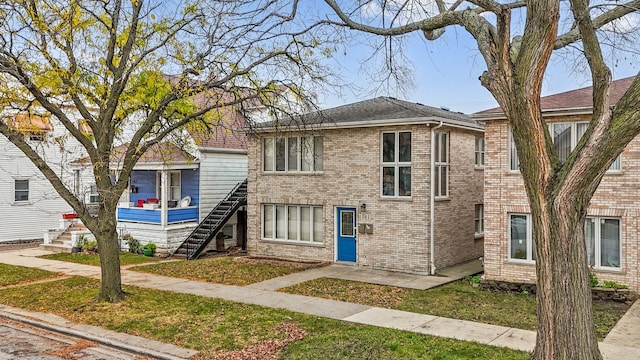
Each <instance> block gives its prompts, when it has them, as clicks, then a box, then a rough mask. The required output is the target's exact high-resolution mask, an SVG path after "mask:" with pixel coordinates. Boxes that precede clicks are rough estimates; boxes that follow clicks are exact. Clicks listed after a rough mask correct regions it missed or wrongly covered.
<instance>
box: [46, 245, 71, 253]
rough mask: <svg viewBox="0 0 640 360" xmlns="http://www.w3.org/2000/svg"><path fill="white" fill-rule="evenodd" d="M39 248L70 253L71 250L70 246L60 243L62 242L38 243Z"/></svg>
mask: <svg viewBox="0 0 640 360" xmlns="http://www.w3.org/2000/svg"><path fill="white" fill-rule="evenodd" d="M40 249H42V250H47V251H53V252H58V253H70V252H71V246H66V245H62V244H55V243H52V244H40Z"/></svg>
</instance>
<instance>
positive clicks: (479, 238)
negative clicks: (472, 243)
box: [473, 233, 484, 240]
mask: <svg viewBox="0 0 640 360" xmlns="http://www.w3.org/2000/svg"><path fill="white" fill-rule="evenodd" d="M473 239H474V240H484V233H482V234H478V233H476V234H475V235H474V236H473Z"/></svg>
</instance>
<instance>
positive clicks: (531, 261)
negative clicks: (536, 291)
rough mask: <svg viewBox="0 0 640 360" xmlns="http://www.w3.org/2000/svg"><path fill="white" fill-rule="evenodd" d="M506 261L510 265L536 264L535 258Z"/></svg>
mask: <svg viewBox="0 0 640 360" xmlns="http://www.w3.org/2000/svg"><path fill="white" fill-rule="evenodd" d="M507 263H508V264H512V265H525V266H536V262H535V260H520V259H508V260H507Z"/></svg>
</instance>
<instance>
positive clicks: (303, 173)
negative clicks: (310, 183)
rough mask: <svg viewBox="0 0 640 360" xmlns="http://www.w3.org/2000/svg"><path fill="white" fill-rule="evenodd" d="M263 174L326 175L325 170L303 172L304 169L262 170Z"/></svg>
mask: <svg viewBox="0 0 640 360" xmlns="http://www.w3.org/2000/svg"><path fill="white" fill-rule="evenodd" d="M261 174H262V175H278V176H282V175H296V176H297V175H302V176H310V175H324V171H312V172H302V171H262V172H261Z"/></svg>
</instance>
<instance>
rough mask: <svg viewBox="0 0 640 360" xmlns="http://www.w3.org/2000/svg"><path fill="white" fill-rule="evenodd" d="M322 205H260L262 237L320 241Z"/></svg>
mask: <svg viewBox="0 0 640 360" xmlns="http://www.w3.org/2000/svg"><path fill="white" fill-rule="evenodd" d="M322 224H323V212H322V206H308V205H285V204H264V205H262V238H263V239H265V240H283V241H299V242H308V243H321V242H322V241H323V237H322V236H323V227H322Z"/></svg>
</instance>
